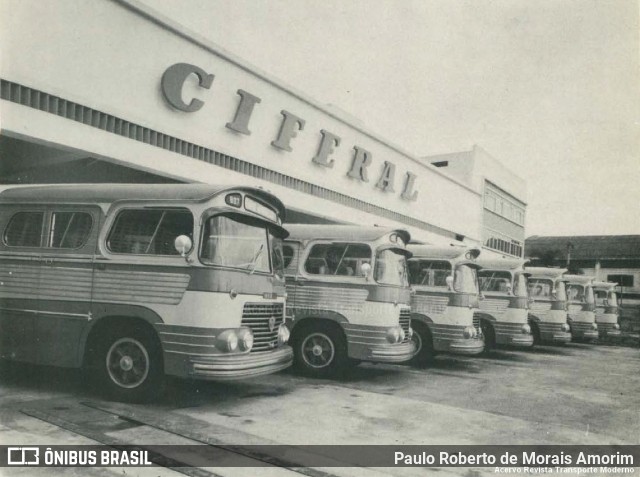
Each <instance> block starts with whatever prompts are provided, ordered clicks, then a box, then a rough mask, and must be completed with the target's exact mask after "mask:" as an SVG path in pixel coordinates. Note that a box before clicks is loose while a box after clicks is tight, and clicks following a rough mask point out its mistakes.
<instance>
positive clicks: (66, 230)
mask: <svg viewBox="0 0 640 477" xmlns="http://www.w3.org/2000/svg"><path fill="white" fill-rule="evenodd" d="M100 215H101V212H100V209H98V208H89V207H74V206H60V207H56V208H51V209H49V210H48V213H47V226H46V236H45V237H44V248H43V252H42V255H41V259H40V287H39V292H38V302H39V311H38V315H37V317H36V319H35V323H34V331H35V335H34V338H35V341H36V343H37V353H36V359H37V362H39V363H42V364H47V365H54V366H74V365H75V364H77V363H76V359H77V358H78V356H77V353H76V352H75V350H76V349H77V347H78V343H79V341H80V338H81V335H82V332H83V331H84V330H85V328H86V327H87V326H88V323H89V321H90V320H91V314H90V310H91V288H92V283H93V257H94V252H95V248H96V241H97V240H96V237H97V234H98V226H99V221H100Z"/></svg>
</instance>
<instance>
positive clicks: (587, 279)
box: [562, 275, 593, 285]
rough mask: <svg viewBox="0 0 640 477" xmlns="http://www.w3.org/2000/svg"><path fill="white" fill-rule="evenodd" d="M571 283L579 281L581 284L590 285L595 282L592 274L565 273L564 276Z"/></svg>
mask: <svg viewBox="0 0 640 477" xmlns="http://www.w3.org/2000/svg"><path fill="white" fill-rule="evenodd" d="M562 278H564V279H565V281H567V282H569V283H577V284H581V285H590V284H591V283H592V282H593V277H592V276H591V275H565V276H564V277H562Z"/></svg>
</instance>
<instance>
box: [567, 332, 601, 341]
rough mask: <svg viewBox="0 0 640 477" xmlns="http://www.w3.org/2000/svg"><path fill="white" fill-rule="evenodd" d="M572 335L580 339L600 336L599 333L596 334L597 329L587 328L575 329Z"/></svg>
mask: <svg viewBox="0 0 640 477" xmlns="http://www.w3.org/2000/svg"><path fill="white" fill-rule="evenodd" d="M572 336H573V337H574V338H575V339H580V340H597V339H598V338H599V337H600V335H599V334H598V330H587V331H581V330H577V331H575V332H573V334H572Z"/></svg>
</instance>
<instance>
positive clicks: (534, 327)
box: [530, 321, 542, 346]
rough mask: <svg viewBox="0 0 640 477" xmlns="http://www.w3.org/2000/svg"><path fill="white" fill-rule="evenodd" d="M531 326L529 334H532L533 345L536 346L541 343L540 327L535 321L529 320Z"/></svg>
mask: <svg viewBox="0 0 640 477" xmlns="http://www.w3.org/2000/svg"><path fill="white" fill-rule="evenodd" d="M530 326H531V334H532V335H533V345H534V346H538V345H540V344H542V339H541V338H540V327H539V326H538V323H536V322H535V321H532V322H530Z"/></svg>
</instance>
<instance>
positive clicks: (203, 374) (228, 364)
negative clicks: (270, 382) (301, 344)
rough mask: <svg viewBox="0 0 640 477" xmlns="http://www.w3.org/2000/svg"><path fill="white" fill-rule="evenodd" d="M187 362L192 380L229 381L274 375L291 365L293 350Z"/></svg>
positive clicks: (209, 357) (282, 348)
mask: <svg viewBox="0 0 640 477" xmlns="http://www.w3.org/2000/svg"><path fill="white" fill-rule="evenodd" d="M189 361H190V366H191V373H190V375H191V376H192V377H194V378H198V379H211V380H216V381H231V380H235V379H245V378H252V377H255V376H262V375H264V374H271V373H276V372H278V371H281V370H283V369H286V368H288V367H289V366H291V364H292V363H293V349H292V348H291V347H290V346H283V347H281V348H278V349H276V350H273V351H266V352H261V353H247V354H239V355H238V354H236V355H220V356H206V357H204V356H201V357H198V356H196V357H192V358H191V359H190V360H189Z"/></svg>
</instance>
